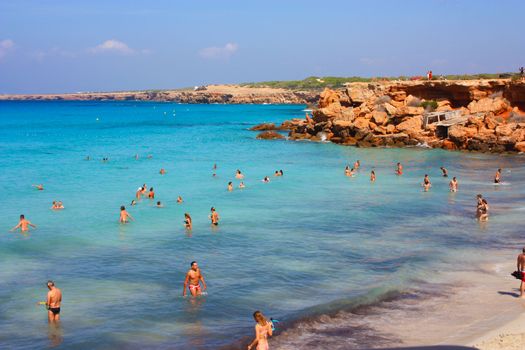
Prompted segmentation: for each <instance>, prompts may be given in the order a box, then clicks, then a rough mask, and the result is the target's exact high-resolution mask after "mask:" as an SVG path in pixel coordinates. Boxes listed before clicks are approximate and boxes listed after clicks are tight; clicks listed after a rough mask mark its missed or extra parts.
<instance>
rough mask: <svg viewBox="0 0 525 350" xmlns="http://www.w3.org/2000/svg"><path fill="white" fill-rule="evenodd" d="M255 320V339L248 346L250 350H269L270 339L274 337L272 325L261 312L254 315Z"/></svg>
mask: <svg viewBox="0 0 525 350" xmlns="http://www.w3.org/2000/svg"><path fill="white" fill-rule="evenodd" d="M253 319H254V320H255V322H256V324H255V339H254V340H253V341H252V342H251V343H250V345H248V350H251V349H252V348H253V347H254V346H257V347H256V348H255V349H256V350H268V349H270V346H269V345H268V337H271V336H272V335H273V330H272V323H271V322H270V321H268V320H267V319H266V317H264V315H263V314H262V313H261V312H260V311H255V312H254V313H253Z"/></svg>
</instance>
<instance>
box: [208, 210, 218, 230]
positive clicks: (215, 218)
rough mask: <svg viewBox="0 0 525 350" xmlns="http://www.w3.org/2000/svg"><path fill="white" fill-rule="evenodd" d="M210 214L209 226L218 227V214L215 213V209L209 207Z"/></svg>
mask: <svg viewBox="0 0 525 350" xmlns="http://www.w3.org/2000/svg"><path fill="white" fill-rule="evenodd" d="M210 210H211V213H210V216H209V218H210V220H211V224H212V225H213V226H218V225H219V219H220V218H219V214H218V213H217V212H216V211H215V208H214V207H211V209H210Z"/></svg>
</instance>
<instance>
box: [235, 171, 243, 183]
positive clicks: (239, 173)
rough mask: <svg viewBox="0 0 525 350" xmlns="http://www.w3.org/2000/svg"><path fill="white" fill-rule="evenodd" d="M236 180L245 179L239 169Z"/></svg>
mask: <svg viewBox="0 0 525 350" xmlns="http://www.w3.org/2000/svg"><path fill="white" fill-rule="evenodd" d="M235 178H236V179H239V180H242V179H244V175H243V174H242V173H241V171H240V170H239V169H237V171H236V172H235Z"/></svg>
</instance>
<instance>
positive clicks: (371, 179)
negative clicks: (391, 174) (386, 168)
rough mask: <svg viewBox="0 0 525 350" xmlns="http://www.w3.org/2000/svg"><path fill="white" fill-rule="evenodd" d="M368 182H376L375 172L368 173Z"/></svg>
mask: <svg viewBox="0 0 525 350" xmlns="http://www.w3.org/2000/svg"><path fill="white" fill-rule="evenodd" d="M370 181H371V182H375V181H376V172H375V171H373V170H372V171H371V172H370Z"/></svg>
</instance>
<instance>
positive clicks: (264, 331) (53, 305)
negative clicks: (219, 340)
mask: <svg viewBox="0 0 525 350" xmlns="http://www.w3.org/2000/svg"><path fill="white" fill-rule="evenodd" d="M135 158H136V159H138V155H136V156H135ZM87 159H89V158H87ZM107 160H108V158H104V159H103V161H107ZM360 167H361V162H360V161H359V160H357V161H355V162H354V164H353V167H350V166H348V165H347V166H346V167H345V171H344V173H345V175H346V176H349V177H354V176H355V175H356V174H357V172H358V170H359V169H360ZM216 170H217V165H216V164H214V165H213V176H214V177H215V176H216ZM440 170H441V172H442V176H443V177H448V170H447V169H446V168H445V167H443V166H442V167H440ZM394 172H395V174H396V175H398V176H401V175H403V165H402V164H401V163H399V162H398V163H397V164H396V167H395V169H394ZM159 174H161V175H165V174H166V170H165V169H163V168H162V169H160V171H159ZM283 175H284V172H283V170H276V171H275V172H274V176H275V177H280V176H283ZM235 178H236V179H238V180H241V181H240V183H239V188H245V184H244V181H243V180H244V174H243V173H242V172H241V170H239V169H237V170H236V172H235ZM262 181H263V182H266V183H267V182H270V178H269V177H268V176H265V177H264V178H263V180H262ZM370 181H371V182H375V181H376V173H375V170H371V171H370ZM494 183H496V184H499V183H501V169H498V170H497V172H496V174H495V177H494ZM421 185H422V187H423V190H424V191H425V192H427V191H429V190H430V188H431V187H432V183H431V181H430V177H429V175H428V174H425V176H424V178H423V183H422V184H421ZM33 187H35V188H36V189H37V190H39V191H42V190H44V186H43V185H42V184H39V185H33ZM227 190H228V191H230V192H231V191H233V182H232V181H230V182H228V186H227ZM449 190H450V192H457V191H458V182H457V179H456V177H453V178H452V180H450V182H449ZM142 197H145V198H148V199H150V200H154V199H155V191H154V188H153V187H150V188H149V191H148V187H147V185H146V184H143V185H142V186H140V187H139V188H138V189H137V191H136V193H135V199H133V200H132V201H131V206H135V205H136V204H137V201H139V200H141V199H142ZM182 202H183V199H182V197H181V196H178V197H177V203H182ZM156 207H159V208H161V207H163V205H162V203H161V202H160V201H157V204H156ZM51 209H53V210H60V209H64V205H63V203H62V202H61V201H53V205H52V207H51ZM488 210H489V205H488V202H487V200H486V199H485V198H483V196H482V195H481V194H478V195H477V209H476V217H477V218H478V219H479V220H480V221H487V220H488ZM208 218H209V220H210V222H211V225H212V226H218V225H219V220H220V216H219V214H218V212H217V211H216V209H215V207H211V209H210V214H209V216H208ZM134 220H135V219H134V218H133V216H132V215H131V214H130V213H129V212H128V211H127V210H126V207H125V206H124V205H122V206H121V207H120V218H119V222H120V223H122V224H125V223H128V222H129V221H134ZM30 227H32V228H36V225H34V224H33V223H31V222H30V221H29V220H27V219H26V218H25V216H24V215H23V214H22V215H20V220H19V223H18V224H17V225H16V226H15V227H13V228H12V229H11V231H14V230H17V229H20V230H21V231H22V232H25V231H28V230H29V228H30ZM184 227H185V228H186V229H188V230H191V229H192V227H193V221H192V218H191V216H190V214H189V213H184ZM524 253H525V250H524ZM522 260H523V263H522V265H524V266H525V257H523V259H522ZM520 261H521V260H520ZM524 281H525V279H524ZM522 284H523V288H521V287H520V288H521V289H523V290H525V282H522ZM201 285H202V286H201ZM47 288H48V290H49V291H48V294H47V298H46V301H45V302H40V304H42V305H45V306H46V307H47V309H48V321H49V322H58V321H59V320H60V307H61V301H62V292H61V290H60V289H59V288H57V287H56V286H55V283H54V282H53V281H51V280H50V281H48V282H47ZM206 288H207V286H206V282H205V280H204V276H203V274H202V272H201V270H200V268H199V266H198V264H197V262H196V261H192V262H191V263H190V269H189V270H188V271H187V273H186V277H185V279H184V284H183V292H182V295H183V296H186V295H187V291H189V293H190V295H191V296H193V297H197V296H200V295H202V294H203V293H204V292H205V291H206ZM523 290H522V294H523ZM253 317H254V320H255V321H256V326H255V333H256V337H255V339H254V340H253V341H252V342H251V343H250V345H249V346H248V349H252V348H253V347H254V346H257V349H268V337H269V336H272V334H273V329H274V328H273V324H272V321H271V320H270V321H268V320H267V319H266V317H265V316H264V315H263V314H262V313H261V312H260V311H256V312H255V313H254V314H253Z"/></svg>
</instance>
